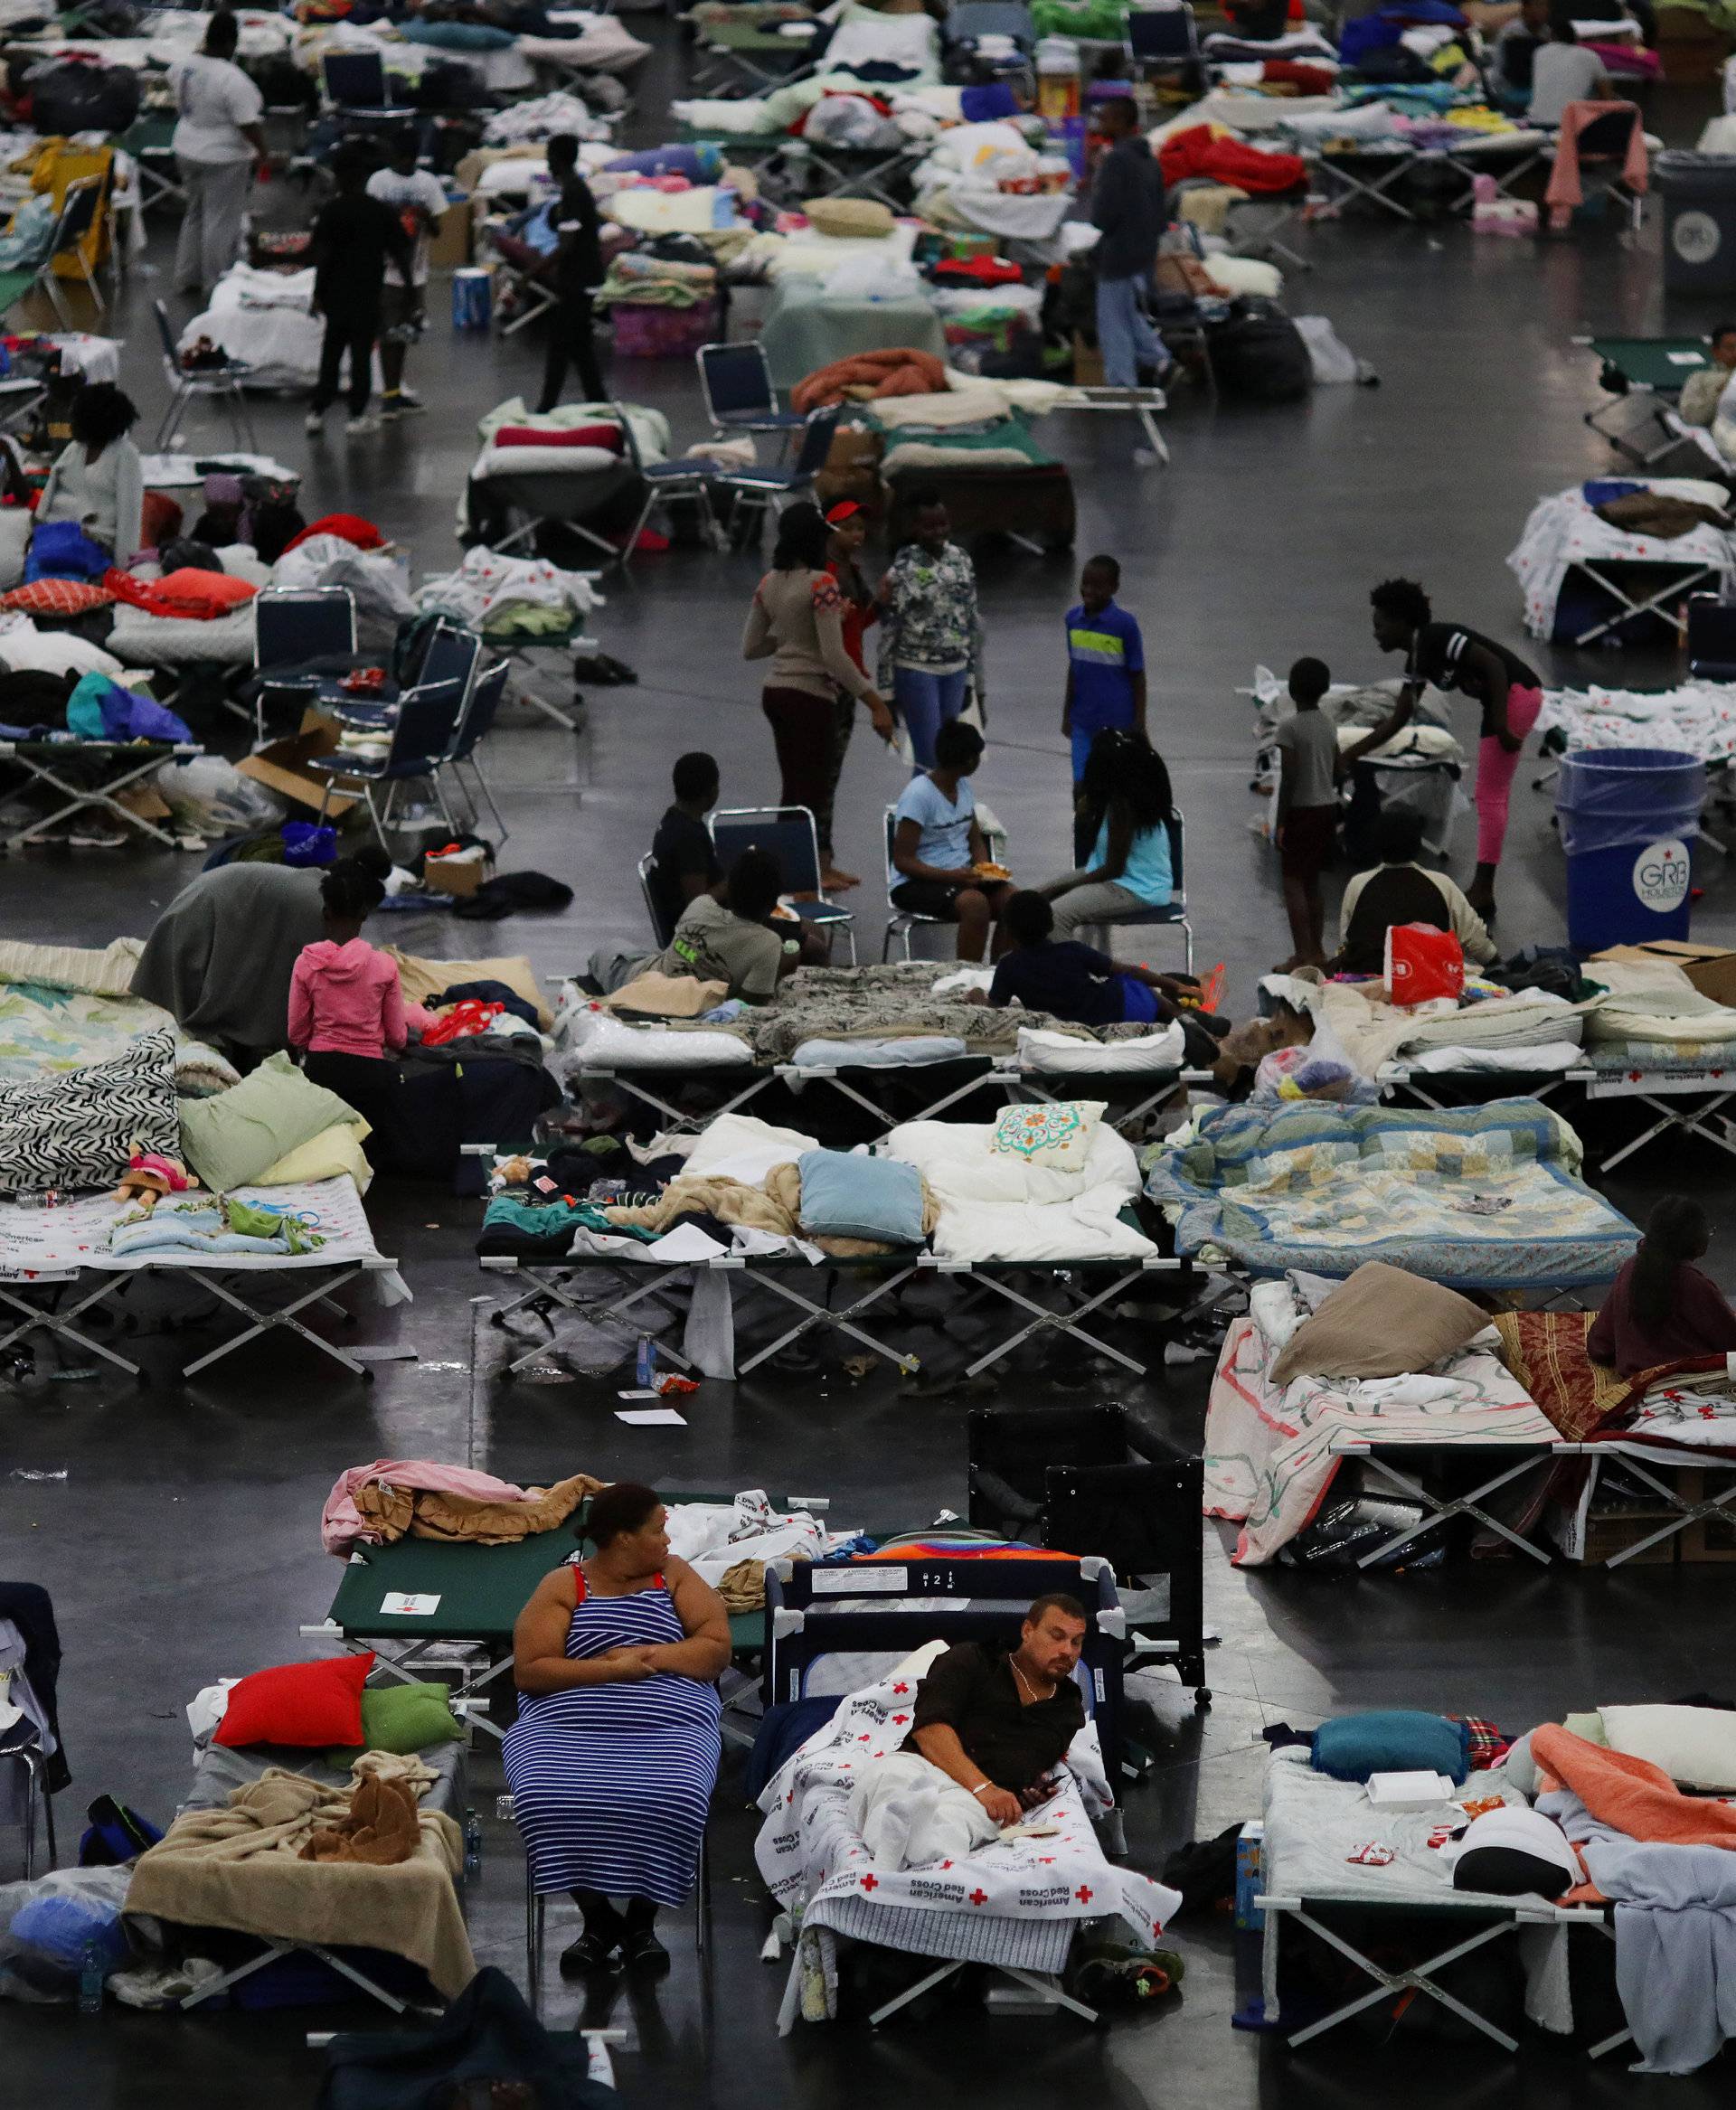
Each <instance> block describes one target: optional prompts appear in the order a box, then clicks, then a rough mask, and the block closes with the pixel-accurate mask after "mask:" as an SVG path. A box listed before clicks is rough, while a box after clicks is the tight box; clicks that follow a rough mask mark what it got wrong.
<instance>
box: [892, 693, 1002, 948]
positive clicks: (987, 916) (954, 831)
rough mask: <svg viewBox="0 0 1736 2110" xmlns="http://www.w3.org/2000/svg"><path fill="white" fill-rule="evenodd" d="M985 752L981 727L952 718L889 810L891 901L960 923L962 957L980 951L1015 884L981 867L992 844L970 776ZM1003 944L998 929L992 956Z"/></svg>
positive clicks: (914, 910) (902, 906)
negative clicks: (928, 763) (929, 764)
mask: <svg viewBox="0 0 1736 2110" xmlns="http://www.w3.org/2000/svg"><path fill="white" fill-rule="evenodd" d="M982 758H983V736H982V734H981V733H979V732H978V731H977V728H976V727H975V726H974V725H967V724H965V723H964V722H963V721H962V720H959V719H957V718H949V719H948V720H947V721H946V722H945V723H944V724H943V725H942V726H941V727H940V730H939V731H938V732H937V733H936V734H935V736H934V768H932V769H929V770H925V771H923V772H922V773H921V774H920V775H919V776H916V777H911V779H910V782H909V783H908V784H907V785H906V786H905V787H904V791H903V794H902V796H901V797H900V799H899V802H898V805H896V806H895V807H894V809H893V815H892V818H893V823H894V825H893V832H892V867H893V869H894V871H897V872H899V873H900V874H901V877H900V879H899V882H898V884H897V885H896V886H895V887H894V888H893V889H892V906H893V907H894V908H895V909H910V910H911V911H912V912H913V913H914V914H916V915H919V916H932V917H934V918H937V919H939V921H941V922H943V923H956V924H957V925H958V957H959V958H960V959H961V960H980V959H981V958H982V956H983V954H984V952H985V951H986V949H987V946H988V936H989V928H990V926H991V925H992V924H993V923H994V921H995V918H996V917H997V916H999V914H1000V913H1001V910H1002V909H1003V908H1004V907H1005V904H1006V899H1007V896H1008V895H1009V894H1010V893H1011V892H1012V888H1011V887H1010V886H1009V885H1008V884H1007V882H1006V881H1005V878H990V877H986V876H984V874H983V871H982V867H984V866H986V865H988V846H987V844H986V843H985V842H984V840H983V832H982V830H981V828H979V827H978V826H977V800H976V797H975V796H974V795H973V793H972V791H971V788H970V786H969V783H968V782H967V778H968V777H970V775H971V773H972V772H973V771H974V770H975V769H976V768H977V764H978V763H979V762H980V761H981V760H982ZM988 869H989V871H991V872H993V871H995V870H996V869H997V868H996V867H995V866H992V865H991V866H989V867H988ZM1005 949H1006V936H1005V932H1004V931H1002V932H997V933H996V934H995V958H996V959H998V958H999V957H1000V956H1001V954H1002V953H1003V952H1004V951H1005Z"/></svg>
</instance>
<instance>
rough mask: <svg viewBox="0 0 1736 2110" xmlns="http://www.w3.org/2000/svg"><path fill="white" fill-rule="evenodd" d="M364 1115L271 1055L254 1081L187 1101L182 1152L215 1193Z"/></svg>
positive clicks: (245, 1180)
mask: <svg viewBox="0 0 1736 2110" xmlns="http://www.w3.org/2000/svg"><path fill="white" fill-rule="evenodd" d="M360 1119H361V1116H360V1115H359V1114H358V1113H357V1112H356V1111H355V1109H354V1107H351V1106H347V1105H346V1104H345V1103H344V1100H342V1099H340V1098H339V1097H338V1096H337V1094H336V1093H335V1092H328V1091H327V1090H326V1089H325V1087H324V1086H323V1085H317V1084H310V1083H309V1082H308V1080H307V1078H305V1077H304V1076H303V1075H302V1074H301V1072H300V1070H298V1069H297V1068H296V1066H295V1064H294V1063H293V1062H291V1061H290V1060H289V1058H288V1056H287V1055H282V1054H278V1055H273V1056H270V1057H269V1059H268V1060H266V1061H264V1062H261V1063H260V1065H259V1068H258V1069H256V1070H254V1072H253V1073H252V1075H251V1076H250V1077H244V1078H243V1079H241V1082H240V1084H236V1085H231V1087H230V1088H229V1089H228V1090H227V1091H226V1092H219V1093H218V1094H217V1096H216V1097H214V1098H209V1099H184V1100H183V1101H182V1104H181V1148H182V1153H183V1154H184V1156H185V1158H186V1161H187V1163H189V1164H190V1165H191V1166H192V1167H193V1171H194V1172H195V1173H198V1175H199V1177H200V1179H201V1180H203V1182H204V1183H205V1185H206V1186H207V1187H209V1188H210V1189H211V1190H212V1192H213V1193H215V1194H226V1193H228V1192H229V1191H230V1189H231V1187H245V1186H246V1185H247V1184H248V1182H249V1181H250V1180H257V1179H258V1178H259V1174H260V1173H262V1172H264V1171H265V1169H266V1167H267V1166H268V1165H274V1164H276V1163H277V1162H278V1159H279V1158H280V1157H283V1156H285V1155H287V1154H288V1152H290V1151H292V1150H299V1149H300V1147H301V1145H302V1144H304V1143H308V1142H311V1141H312V1139H313V1138H314V1137H315V1136H316V1135H319V1134H320V1133H321V1132H322V1130H324V1129H326V1128H330V1127H332V1126H335V1124H337V1123H339V1122H345V1123H352V1122H355V1121H359V1120H360Z"/></svg>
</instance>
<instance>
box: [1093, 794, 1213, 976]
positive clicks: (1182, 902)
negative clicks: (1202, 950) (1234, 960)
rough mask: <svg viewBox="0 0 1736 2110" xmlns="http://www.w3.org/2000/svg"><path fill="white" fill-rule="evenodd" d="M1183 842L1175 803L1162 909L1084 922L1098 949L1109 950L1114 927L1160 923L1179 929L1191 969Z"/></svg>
mask: <svg viewBox="0 0 1736 2110" xmlns="http://www.w3.org/2000/svg"><path fill="white" fill-rule="evenodd" d="M1186 845H1187V834H1186V824H1185V823H1184V820H1183V817H1182V809H1181V808H1180V806H1175V807H1174V808H1173V809H1172V810H1171V813H1170V816H1169V871H1170V881H1171V887H1172V891H1171V893H1170V897H1169V900H1167V901H1166V902H1165V904H1164V906H1163V907H1162V908H1161V909H1140V910H1139V911H1138V912H1137V914H1136V915H1132V916H1118V917H1117V918H1115V920H1114V921H1113V922H1112V923H1099V924H1087V925H1085V926H1083V928H1085V929H1088V930H1090V932H1091V934H1092V936H1093V937H1095V939H1096V940H1097V948H1098V950H1099V952H1105V953H1107V952H1108V951H1109V948H1110V946H1111V944H1112V942H1113V940H1112V933H1113V932H1115V931H1118V930H1133V929H1146V928H1150V927H1151V926H1152V925H1154V924H1163V925H1166V926H1167V927H1169V928H1171V929H1175V930H1179V931H1180V932H1181V934H1182V944H1183V947H1184V966H1185V971H1186V972H1187V973H1188V974H1190V975H1191V974H1192V973H1193V972H1194V926H1193V925H1192V924H1191V923H1190V922H1189V921H1188V919H1187V884H1186V877H1185V869H1186V868H1185V864H1184V858H1185V854H1186Z"/></svg>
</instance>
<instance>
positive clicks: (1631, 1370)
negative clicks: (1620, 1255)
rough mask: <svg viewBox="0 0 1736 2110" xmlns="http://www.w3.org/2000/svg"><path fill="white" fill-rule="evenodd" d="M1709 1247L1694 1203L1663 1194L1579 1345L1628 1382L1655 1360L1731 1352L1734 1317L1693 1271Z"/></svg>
mask: <svg viewBox="0 0 1736 2110" xmlns="http://www.w3.org/2000/svg"><path fill="white" fill-rule="evenodd" d="M1711 1243H1712V1230H1711V1227H1710V1226H1709V1225H1708V1223H1707V1221H1706V1212H1705V1210H1703V1209H1702V1208H1701V1206H1700V1204H1699V1203H1698V1202H1697V1201H1689V1199H1688V1197H1687V1196H1686V1195H1685V1194H1666V1195H1665V1197H1664V1199H1663V1200H1662V1201H1660V1202H1658V1203H1657V1204H1656V1207H1655V1208H1654V1209H1653V1210H1652V1213H1651V1214H1650V1216H1648V1217H1647V1218H1646V1236H1645V1237H1644V1238H1643V1239H1641V1240H1640V1241H1639V1250H1638V1251H1637V1253H1636V1254H1635V1255H1634V1257H1633V1258H1632V1259H1631V1260H1629V1261H1628V1262H1627V1263H1626V1264H1625V1266H1624V1267H1622V1270H1621V1272H1620V1274H1618V1276H1616V1279H1615V1282H1614V1284H1613V1285H1612V1286H1611V1288H1610V1291H1609V1295H1608V1297H1606V1298H1605V1300H1604V1304H1603V1308H1602V1309H1601V1310H1600V1311H1599V1314H1598V1315H1597V1317H1596V1319H1595V1320H1593V1322H1592V1324H1591V1331H1590V1334H1589V1335H1588V1336H1587V1338H1586V1343H1585V1345H1586V1352H1587V1353H1588V1354H1589V1355H1590V1358H1591V1360H1592V1361H1594V1362H1605V1363H1612V1364H1614V1366H1615V1368H1616V1369H1617V1370H1618V1371H1619V1372H1620V1373H1621V1375H1622V1376H1623V1377H1625V1378H1631V1377H1633V1376H1635V1375H1636V1374H1637V1372H1638V1371H1643V1370H1656V1368H1657V1366H1658V1365H1659V1364H1660V1363H1665V1362H1679V1361H1683V1360H1684V1358H1686V1357H1689V1356H1696V1355H1728V1354H1730V1353H1731V1351H1732V1350H1736V1312H1732V1311H1731V1308H1730V1306H1729V1305H1728V1304H1727V1303H1726V1302H1725V1301H1724V1294H1723V1292H1722V1290H1721V1289H1720V1288H1719V1286H1718V1285H1717V1284H1716V1283H1715V1282H1714V1281H1713V1280H1712V1277H1711V1276H1709V1275H1705V1274H1703V1273H1702V1271H1701V1270H1700V1269H1699V1268H1698V1267H1695V1266H1694V1262H1695V1261H1696V1260H1703V1259H1704V1258H1705V1255H1706V1248H1707V1247H1708V1246H1710V1245H1711Z"/></svg>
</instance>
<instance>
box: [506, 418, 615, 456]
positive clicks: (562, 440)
mask: <svg viewBox="0 0 1736 2110" xmlns="http://www.w3.org/2000/svg"><path fill="white" fill-rule="evenodd" d="M493 444H494V445H495V447H607V448H608V449H609V453H610V454H619V453H620V451H621V445H622V442H621V429H620V427H619V426H618V425H569V426H568V427H567V428H566V429H564V430H562V429H560V428H558V427H555V426H536V425H502V426H500V427H499V428H498V429H496V431H495V437H494V441H493Z"/></svg>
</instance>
